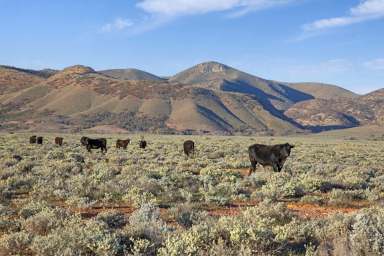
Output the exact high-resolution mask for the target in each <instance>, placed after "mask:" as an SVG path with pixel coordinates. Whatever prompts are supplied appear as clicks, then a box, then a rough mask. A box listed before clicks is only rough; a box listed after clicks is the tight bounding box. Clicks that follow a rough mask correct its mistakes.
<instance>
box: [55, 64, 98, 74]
mask: <svg viewBox="0 0 384 256" xmlns="http://www.w3.org/2000/svg"><path fill="white" fill-rule="evenodd" d="M94 72H95V70H93V69H92V68H91V67H87V66H83V65H74V66H70V67H67V68H65V69H63V71H62V73H65V74H76V75H84V74H88V73H94Z"/></svg>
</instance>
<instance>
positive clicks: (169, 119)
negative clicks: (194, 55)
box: [0, 62, 384, 135]
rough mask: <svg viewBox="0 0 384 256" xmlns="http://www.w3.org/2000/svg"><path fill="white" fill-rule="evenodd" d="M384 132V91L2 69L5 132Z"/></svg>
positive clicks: (219, 69) (137, 73) (210, 66)
mask: <svg viewBox="0 0 384 256" xmlns="http://www.w3.org/2000/svg"><path fill="white" fill-rule="evenodd" d="M372 125H376V126H381V125H384V89H381V90H378V91H375V92H372V93H369V94H367V95H357V94H355V93H353V92H351V91H348V90H346V89H343V88H341V87H338V86H335V85H328V84H321V83H286V82H279V81H273V80H268V79H263V78H260V77H257V76H254V75H251V74H248V73H246V72H242V71H240V70H237V69H234V68H232V67H229V66H227V65H224V64H221V63H217V62H206V63H201V64H198V65H196V66H194V67H191V68H189V69H187V70H184V71H182V72H180V73H178V74H176V75H174V76H171V77H167V78H164V77H159V76H156V75H153V74H150V73H148V72H144V71H141V70H137V69H111V70H101V71H95V70H94V69H92V68H90V67H86V66H81V65H76V66H71V67H68V68H65V69H63V70H53V69H45V70H26V69H21V68H15V67H9V66H0V130H3V131H4V130H8V131H10V130H23V131H33V130H38V131H68V132H78V131H82V130H85V131H94V132H100V131H101V132H111V133H113V132H128V131H129V132H152V133H176V134H181V133H184V134H185V133H196V134H259V135H269V134H276V135H282V134H293V133H311V132H320V131H325V130H333V129H342V128H351V127H359V126H372Z"/></svg>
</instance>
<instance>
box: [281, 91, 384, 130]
mask: <svg viewBox="0 0 384 256" xmlns="http://www.w3.org/2000/svg"><path fill="white" fill-rule="evenodd" d="M285 115H286V116H288V117H290V118H292V119H293V120H295V121H297V122H298V123H300V124H301V125H303V126H305V127H312V128H315V130H332V129H335V128H350V127H356V126H364V125H380V124H384V89H381V90H378V91H375V92H372V93H369V94H367V95H362V96H356V97H352V98H331V99H313V100H309V101H303V102H299V103H297V104H295V105H293V106H291V107H290V108H289V109H288V110H286V111H285Z"/></svg>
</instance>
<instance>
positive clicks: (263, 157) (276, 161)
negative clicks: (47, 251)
mask: <svg viewBox="0 0 384 256" xmlns="http://www.w3.org/2000/svg"><path fill="white" fill-rule="evenodd" d="M294 147H295V146H293V145H290V144H289V143H286V144H279V145H273V146H267V145H261V144H255V145H252V146H250V147H249V148H248V153H249V160H250V161H251V169H250V171H249V175H251V174H252V172H254V171H255V170H256V165H257V163H259V164H261V165H262V166H272V168H273V170H274V171H275V172H280V171H281V170H282V169H283V166H284V163H285V160H287V158H288V157H289V155H290V154H291V149H292V148H294Z"/></svg>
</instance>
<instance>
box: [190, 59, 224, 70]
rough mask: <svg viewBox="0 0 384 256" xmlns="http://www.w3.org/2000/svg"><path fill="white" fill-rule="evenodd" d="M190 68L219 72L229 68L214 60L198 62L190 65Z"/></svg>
mask: <svg viewBox="0 0 384 256" xmlns="http://www.w3.org/2000/svg"><path fill="white" fill-rule="evenodd" d="M192 69H195V70H196V71H198V72H200V73H219V72H224V71H226V70H229V69H231V68H230V67H228V66H226V65H224V64H222V63H219V62H216V61H209V62H203V63H200V64H198V65H196V66H194V67H192Z"/></svg>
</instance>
